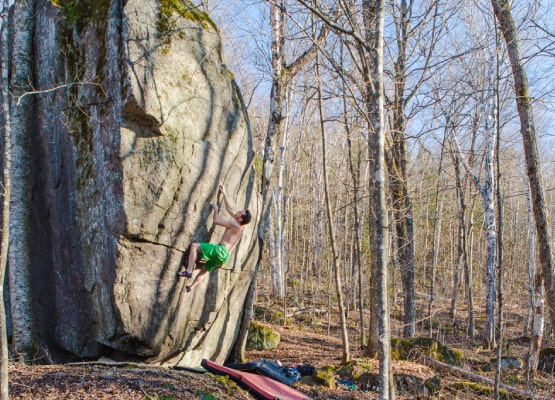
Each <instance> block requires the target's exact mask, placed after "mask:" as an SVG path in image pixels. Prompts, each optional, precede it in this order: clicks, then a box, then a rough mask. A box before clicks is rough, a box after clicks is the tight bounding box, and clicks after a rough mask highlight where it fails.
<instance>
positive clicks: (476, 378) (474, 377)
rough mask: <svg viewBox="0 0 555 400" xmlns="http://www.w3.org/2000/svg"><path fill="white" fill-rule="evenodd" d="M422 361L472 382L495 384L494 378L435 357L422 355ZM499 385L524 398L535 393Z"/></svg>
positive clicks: (502, 384)
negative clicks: (443, 361)
mask: <svg viewBox="0 0 555 400" xmlns="http://www.w3.org/2000/svg"><path fill="white" fill-rule="evenodd" d="M420 362H421V363H422V364H424V365H427V366H428V367H431V368H433V369H435V370H437V371H440V372H444V373H447V374H450V375H456V376H459V377H461V378H464V379H468V380H470V381H472V382H477V383H482V384H485V385H491V386H494V385H495V381H494V380H493V379H490V378H486V377H485V376H481V375H478V374H474V373H472V372H470V371H467V370H465V369H462V368H459V367H455V366H454V365H449V364H445V363H442V362H440V361H437V360H434V359H433V358H430V357H426V356H421V357H420ZM499 387H500V388H501V389H504V390H506V391H507V392H510V393H513V394H516V395H518V396H519V397H522V398H524V399H531V398H532V397H533V394H532V393H530V392H527V391H525V390H521V389H518V388H515V387H513V386H509V385H506V384H504V383H501V382H499Z"/></svg>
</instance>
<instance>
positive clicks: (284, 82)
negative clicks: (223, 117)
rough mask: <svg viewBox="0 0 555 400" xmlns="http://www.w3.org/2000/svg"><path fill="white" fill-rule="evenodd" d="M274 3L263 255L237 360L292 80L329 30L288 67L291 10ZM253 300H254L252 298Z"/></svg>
mask: <svg viewBox="0 0 555 400" xmlns="http://www.w3.org/2000/svg"><path fill="white" fill-rule="evenodd" d="M268 2H269V3H270V25H271V29H272V44H271V53H272V88H271V91H270V118H269V121H268V129H267V132H266V140H265V142H264V154H263V157H262V185H261V186H262V216H261V218H260V224H259V228H258V244H259V249H258V251H259V252H260V255H259V257H258V262H257V264H256V267H255V271H254V275H253V282H251V287H250V288H249V295H248V298H247V300H246V301H245V306H244V310H243V316H244V317H248V320H247V319H245V318H243V319H242V322H241V328H240V333H239V336H238V339H237V341H236V343H235V346H234V347H235V348H234V350H233V354H234V357H236V359H237V360H239V359H243V358H244V354H245V346H246V339H247V333H248V329H249V325H250V318H251V317H252V315H253V310H252V307H253V304H254V294H255V291H256V282H255V280H256V277H257V276H258V270H259V268H260V266H261V265H262V253H263V252H264V245H265V242H266V236H267V232H268V227H269V221H270V217H271V206H272V204H271V203H272V192H273V190H272V188H273V186H274V185H275V183H274V182H273V170H274V165H275V146H276V145H275V144H276V142H277V141H279V139H280V137H281V134H282V131H283V121H284V119H285V110H284V103H285V100H286V99H285V95H286V93H287V87H288V85H289V84H290V81H291V78H292V77H294V76H295V75H296V74H297V73H298V72H299V71H300V70H301V69H302V68H303V67H304V66H305V65H306V63H308V62H309V61H310V60H311V59H313V58H314V56H315V53H316V49H317V45H318V44H319V43H320V42H321V41H323V40H324V39H325V37H326V33H327V29H323V30H322V32H321V33H320V36H319V37H318V39H317V43H314V44H313V45H312V46H310V48H309V49H308V50H306V51H305V52H304V53H302V54H301V55H300V56H299V57H298V58H297V59H295V61H293V62H292V63H291V64H289V65H286V63H285V17H286V15H287V10H286V7H285V2H284V1H283V0H280V1H279V2H273V1H268ZM251 296H252V297H251Z"/></svg>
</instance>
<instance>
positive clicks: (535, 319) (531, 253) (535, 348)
mask: <svg viewBox="0 0 555 400" xmlns="http://www.w3.org/2000/svg"><path fill="white" fill-rule="evenodd" d="M526 198H527V200H528V221H529V237H528V243H529V244H528V245H529V249H528V271H529V276H530V308H531V309H532V341H531V342H530V349H529V354H528V368H527V373H528V374H530V373H532V374H534V373H535V372H536V371H537V370H538V363H539V361H540V360H539V359H540V350H541V347H542V342H543V330H544V310H543V309H544V302H545V301H544V295H543V277H542V273H541V270H537V269H536V230H535V227H534V213H533V210H532V200H531V196H530V187H528V193H527V196H526Z"/></svg>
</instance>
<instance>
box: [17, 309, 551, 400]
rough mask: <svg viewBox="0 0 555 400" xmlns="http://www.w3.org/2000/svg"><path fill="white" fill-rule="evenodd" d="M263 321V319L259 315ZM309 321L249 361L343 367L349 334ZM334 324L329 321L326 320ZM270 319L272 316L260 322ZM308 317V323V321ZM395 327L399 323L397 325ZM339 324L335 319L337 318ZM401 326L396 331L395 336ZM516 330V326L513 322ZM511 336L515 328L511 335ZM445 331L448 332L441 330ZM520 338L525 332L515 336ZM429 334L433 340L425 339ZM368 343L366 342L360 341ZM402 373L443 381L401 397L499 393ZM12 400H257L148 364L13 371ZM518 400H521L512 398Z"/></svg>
mask: <svg viewBox="0 0 555 400" xmlns="http://www.w3.org/2000/svg"><path fill="white" fill-rule="evenodd" d="M259 317H260V316H259ZM306 318H307V315H303V314H299V316H298V317H294V319H292V320H289V321H288V323H287V327H284V326H283V324H275V323H272V321H268V319H267V318H266V320H265V321H263V322H265V323H266V324H267V325H269V326H271V327H272V328H274V329H276V330H277V331H279V332H280V334H281V343H280V344H279V346H278V347H277V348H276V349H273V350H261V351H249V352H248V353H247V358H248V360H249V361H256V360H261V359H269V360H279V361H281V362H282V363H283V364H284V365H289V364H308V365H312V366H315V367H316V368H321V367H324V366H329V365H334V366H337V367H339V366H340V364H341V355H342V344H341V339H340V337H341V335H340V333H339V331H338V329H337V326H336V325H331V326H330V330H329V332H328V328H327V321H321V320H318V324H316V325H315V324H314V318H313V317H310V318H311V319H312V322H311V323H310V324H307V323H306V322H307V321H306ZM321 318H325V319H327V317H321ZM260 319H264V318H260ZM303 319H304V320H305V321H303ZM392 321H393V319H392ZM330 322H331V320H330ZM394 325H395V324H394V323H393V330H395V326H394ZM507 325H508V326H511V324H509V323H508V324H507ZM350 326H351V327H350V328H349V336H350V339H351V358H352V359H361V360H363V362H364V364H365V365H366V366H367V367H369V368H370V369H371V370H372V371H373V372H375V373H378V371H379V367H378V361H377V360H374V359H368V358H364V355H363V353H362V351H361V350H360V349H358V347H359V346H358V345H357V344H356V343H357V335H359V334H360V333H359V332H358V330H357V329H356V328H355V327H354V326H355V325H354V324H350ZM508 331H509V330H508ZM438 332H441V329H439V330H438ZM458 333H459V331H458V330H457V329H451V330H447V329H443V332H442V336H441V337H438V339H439V340H440V341H442V342H443V343H444V344H446V345H447V346H452V347H453V348H457V349H458V350H460V351H462V352H463V354H464V356H465V363H464V366H463V368H464V369H465V370H468V371H472V372H474V373H476V374H480V375H481V376H484V377H488V378H490V379H495V373H494V372H479V371H478V370H477V369H476V366H477V365H479V364H482V365H483V364H484V363H486V362H487V361H488V360H490V359H492V358H494V357H495V354H494V352H493V351H486V350H484V349H482V348H481V347H480V346H479V345H477V343H470V342H469V341H468V340H466V339H463V338H461V337H459V335H458ZM508 334H512V335H513V336H515V335H516V334H517V332H513V333H510V332H508ZM421 336H426V335H424V334H422V335H421ZM358 340H360V339H358ZM507 343H509V345H508V346H507V347H506V348H507V351H506V352H505V353H506V354H507V355H511V356H514V357H519V358H521V359H523V360H525V359H526V351H527V347H528V345H527V344H522V343H519V341H518V340H517V338H516V336H515V337H513V338H510V337H508V338H507ZM393 372H394V374H405V375H411V376H416V377H419V378H421V379H423V380H425V379H429V378H431V377H434V376H437V377H439V379H440V381H441V391H440V392H439V395H437V396H435V397H425V396H420V397H418V396H417V395H415V394H411V393H399V394H398V395H397V399H399V400H408V399H416V398H419V399H424V398H435V399H458V400H471V399H473V400H475V399H491V398H493V395H492V394H491V392H488V389H487V388H484V387H482V388H481V389H479V388H477V387H475V386H471V385H466V384H463V383H461V382H464V381H467V379H465V378H463V377H459V376H456V375H455V374H452V373H446V372H444V371H443V372H438V371H436V370H434V369H432V368H430V367H428V366H425V365H423V364H421V363H419V362H418V360H415V361H414V362H409V361H393ZM9 380H10V397H11V398H13V399H33V400H34V399H45V400H50V399H70V400H71V399H140V400H143V399H144V400H147V399H148V400H173V399H204V400H213V399H214V400H215V399H218V400H219V399H239V400H241V399H245V400H247V399H254V397H253V396H252V395H250V394H249V393H248V392H247V391H245V390H243V389H241V388H240V387H237V386H236V385H234V384H233V382H230V381H229V380H227V379H222V378H221V377H215V376H214V375H212V374H209V373H205V374H200V373H194V372H189V371H182V370H174V369H168V368H161V367H153V366H147V365H127V366H125V367H123V366H120V365H109V364H102V363H98V364H94V363H89V364H82V365H34V366H31V365H21V364H12V365H10V379H9ZM502 382H504V383H505V384H507V385H509V386H511V387H514V388H518V389H520V390H525V389H526V387H527V385H526V372H525V369H520V370H509V371H507V372H503V373H502ZM530 387H531V388H532V389H533V392H534V398H535V399H551V398H555V379H554V378H553V377H552V376H549V375H547V374H541V373H540V374H538V375H536V376H535V377H534V378H533V379H532V380H531V384H530ZM296 388H297V390H299V391H300V392H303V393H304V394H306V395H307V396H309V397H310V398H311V399H314V400H324V399H326V400H328V399H329V400H331V399H333V400H351V399H352V400H354V399H377V398H378V393H377V392H374V391H362V390H358V389H352V388H351V389H349V388H346V387H341V386H339V387H337V388H334V389H331V388H326V387H324V386H311V385H308V384H301V385H298V384H296ZM505 398H510V399H517V398H520V397H518V396H516V395H509V397H505Z"/></svg>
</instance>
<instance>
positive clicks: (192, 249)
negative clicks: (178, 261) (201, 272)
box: [187, 242, 200, 274]
mask: <svg viewBox="0 0 555 400" xmlns="http://www.w3.org/2000/svg"><path fill="white" fill-rule="evenodd" d="M199 253H200V243H196V242H195V243H191V246H189V262H188V264H187V272H188V273H190V274H192V273H193V270H194V269H195V264H196V263H197V258H198V255H199Z"/></svg>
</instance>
